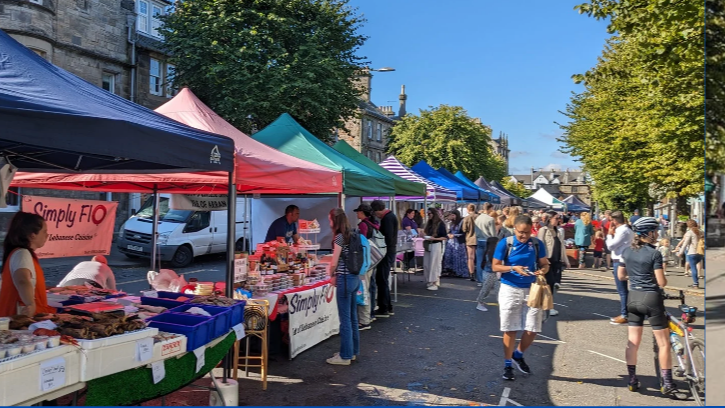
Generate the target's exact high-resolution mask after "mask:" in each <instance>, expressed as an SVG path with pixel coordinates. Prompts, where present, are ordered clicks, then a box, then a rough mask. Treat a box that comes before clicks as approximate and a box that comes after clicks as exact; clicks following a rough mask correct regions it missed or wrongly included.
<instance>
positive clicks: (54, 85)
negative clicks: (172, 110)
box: [0, 30, 234, 173]
mask: <svg viewBox="0 0 725 408" xmlns="http://www.w3.org/2000/svg"><path fill="white" fill-rule="evenodd" d="M0 51H2V53H1V54H0V155H2V156H4V157H7V158H8V159H9V160H10V161H11V162H12V163H13V164H14V165H15V166H17V167H18V168H19V169H20V170H24V171H44V172H48V171H51V172H93V173H134V172H144V173H151V172H156V173H159V172H163V173H168V172H177V171H179V172H182V171H183V172H189V171H193V172H197V171H224V172H231V171H233V170H234V142H233V141H232V140H231V139H229V138H227V137H224V136H219V135H216V134H213V133H208V132H204V131H201V130H198V129H194V128H192V127H189V126H186V125H183V124H181V123H179V122H176V121H174V120H172V119H169V118H167V117H166V116H164V115H161V114H158V113H156V112H154V111H152V110H150V109H147V108H144V107H143V106H141V105H137V104H135V103H133V102H131V101H129V100H126V99H123V98H121V97H120V96H117V95H114V94H112V93H110V92H106V91H104V90H103V89H101V88H99V87H97V86H95V85H93V84H91V83H89V82H86V81H84V80H82V79H80V78H78V77H77V76H75V75H73V74H71V73H69V72H67V71H64V70H62V69H60V68H58V67H56V66H55V65H53V64H51V63H49V62H47V61H46V60H44V59H43V58H41V57H40V56H38V55H37V54H35V53H34V52H33V51H31V50H30V49H28V48H26V47H25V46H23V45H22V44H20V43H18V42H17V41H15V40H14V39H13V38H11V37H10V36H9V35H8V34H7V33H5V32H4V31H2V30H0Z"/></svg>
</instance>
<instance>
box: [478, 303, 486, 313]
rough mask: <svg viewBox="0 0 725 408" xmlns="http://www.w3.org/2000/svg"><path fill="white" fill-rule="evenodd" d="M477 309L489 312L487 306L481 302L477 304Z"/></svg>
mask: <svg viewBox="0 0 725 408" xmlns="http://www.w3.org/2000/svg"><path fill="white" fill-rule="evenodd" d="M476 310H480V311H482V312H488V309H486V306H485V305H484V304H483V303H479V304H478V306H476Z"/></svg>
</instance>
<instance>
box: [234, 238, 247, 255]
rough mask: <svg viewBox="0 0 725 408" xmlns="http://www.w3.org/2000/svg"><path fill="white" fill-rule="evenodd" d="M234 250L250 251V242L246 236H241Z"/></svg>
mask: <svg viewBox="0 0 725 408" xmlns="http://www.w3.org/2000/svg"><path fill="white" fill-rule="evenodd" d="M234 250H235V251H239V252H243V251H247V252H249V244H247V241H246V240H245V239H244V238H239V239H238V240H237V243H236V244H235V245H234Z"/></svg>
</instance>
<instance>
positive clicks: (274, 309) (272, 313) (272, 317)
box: [262, 278, 330, 320]
mask: <svg viewBox="0 0 725 408" xmlns="http://www.w3.org/2000/svg"><path fill="white" fill-rule="evenodd" d="M328 283H330V278H327V279H325V280H322V281H319V282H315V283H312V284H309V285H306V286H300V287H297V288H292V289H289V290H285V291H284V292H279V293H276V294H272V293H270V294H269V295H268V296H265V297H264V298H262V299H268V300H269V301H270V305H269V307H270V312H269V320H275V319H276V318H277V313H278V312H277V307H278V305H279V299H280V298H281V297H282V296H284V295H286V294H289V293H296V292H302V291H305V290H309V289H314V288H318V287H320V286H324V285H327V284H328ZM274 295H276V298H275V299H274V300H272V299H271V298H272V297H273V296H274Z"/></svg>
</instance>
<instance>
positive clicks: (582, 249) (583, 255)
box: [574, 212, 594, 269]
mask: <svg viewBox="0 0 725 408" xmlns="http://www.w3.org/2000/svg"><path fill="white" fill-rule="evenodd" d="M592 235H594V226H593V225H592V217H591V215H589V213H588V212H583V213H581V215H580V216H579V219H578V220H576V222H575V223H574V245H576V246H577V247H578V248H579V269H584V268H585V267H586V266H587V265H586V260H587V249H589V247H590V246H591V245H592Z"/></svg>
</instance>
